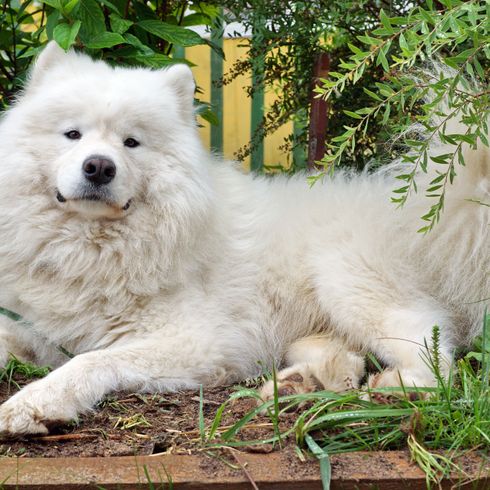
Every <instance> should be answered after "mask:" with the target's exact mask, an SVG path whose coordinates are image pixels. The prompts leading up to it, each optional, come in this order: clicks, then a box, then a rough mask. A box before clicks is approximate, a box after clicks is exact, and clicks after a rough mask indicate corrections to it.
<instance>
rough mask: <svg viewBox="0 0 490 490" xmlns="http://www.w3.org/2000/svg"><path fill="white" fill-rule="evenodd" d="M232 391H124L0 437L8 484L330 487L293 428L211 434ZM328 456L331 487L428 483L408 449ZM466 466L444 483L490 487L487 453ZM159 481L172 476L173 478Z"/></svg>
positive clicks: (229, 415)
mask: <svg viewBox="0 0 490 490" xmlns="http://www.w3.org/2000/svg"><path fill="white" fill-rule="evenodd" d="M15 381H16V382H17V383H18V385H20V386H22V385H23V384H25V383H26V382H27V380H26V379H25V378H24V377H22V376H19V375H16V376H15ZM16 390H17V387H16V386H15V385H14V384H13V383H10V384H9V383H5V382H3V383H2V384H1V385H0V402H3V401H4V400H5V399H7V398H8V397H9V396H11V395H12V394H13V393H14V392H15V391H16ZM233 392H234V389H233V388H232V387H227V388H216V389H208V390H205V391H204V392H203V394H202V395H201V396H200V394H199V393H196V392H181V393H171V394H157V395H139V394H134V393H117V394H115V395H113V396H111V397H109V398H107V399H106V400H105V401H104V402H103V403H102V404H100V405H99V407H98V408H97V410H96V411H95V412H94V413H91V414H88V415H85V416H83V417H82V418H81V419H80V421H79V423H78V424H76V425H74V424H73V425H69V426H63V427H58V428H55V429H54V430H53V431H52V432H51V433H50V435H48V436H40V437H30V438H24V439H20V440H4V441H2V443H1V452H2V454H3V456H4V457H3V459H2V460H1V461H0V481H1V482H4V483H3V486H2V487H1V488H5V489H8V488H29V489H34V488H36V489H43V488H52V489H54V488H59V489H68V488H69V489H75V488H80V489H82V488H104V489H110V488H122V489H124V488H152V486H151V485H152V484H151V483H149V482H153V484H155V486H154V488H172V487H173V488H178V489H180V488H193V489H199V488H210V487H212V488H213V489H220V488H222V489H241V488H244V489H245V488H255V487H254V485H255V486H256V487H257V488H260V489H264V488H266V489H273V488H274V489H284V490H287V489H297V490H300V489H303V488H308V489H314V488H322V483H321V476H320V468H319V465H318V461H317V460H316V459H314V458H312V457H309V456H308V455H307V454H306V453H302V452H299V451H298V450H297V448H296V441H295V439H294V437H293V436H292V435H290V436H288V437H285V438H283V439H282V448H279V447H278V446H277V445H276V446H275V447H273V446H272V445H271V444H244V445H243V446H240V447H239V448H230V447H213V445H212V444H209V442H208V444H203V432H202V427H203V426H204V427H210V426H211V425H212V424H213V420H214V418H215V414H216V411H217V410H218V408H219V407H220V406H221V405H222V403H223V402H225V401H226V400H227V399H228V398H229V397H230V395H231V394H232V393H233ZM255 406H256V401H255V400H254V399H252V398H239V399H237V400H235V401H233V402H231V403H230V404H228V405H227V407H226V408H225V410H224V411H223V416H222V418H221V421H220V427H221V430H226V428H227V427H229V426H231V425H233V424H234V423H236V422H237V421H238V420H240V419H241V418H242V417H243V416H245V415H246V414H247V413H249V412H250V411H251V410H253V409H254V408H255ZM200 414H202V415H201V416H200ZM297 415H298V414H297V413H295V412H291V413H284V414H283V415H282V416H281V417H280V422H279V423H280V427H279V429H280V430H281V431H284V430H286V429H287V428H288V427H290V426H291V425H292V424H293V423H294V421H295V419H296V418H297ZM273 433H274V427H273V423H272V422H271V419H270V417H268V416H266V415H261V414H258V415H257V416H256V417H254V418H253V419H252V420H251V421H250V422H249V423H247V424H246V426H244V428H243V429H242V430H241V431H240V432H238V433H237V437H238V438H242V439H243V441H248V440H255V441H256V440H261V439H268V438H270V437H271V434H273ZM107 457H111V458H110V459H107ZM300 457H301V458H302V459H303V460H301V459H300ZM330 462H331V468H332V487H331V488H343V489H351V488H352V489H354V488H358V489H364V488H366V489H367V488H380V489H393V490H394V489H398V488H417V489H418V488H420V489H422V488H426V477H425V474H424V472H423V471H422V470H421V469H420V468H419V467H417V466H416V465H415V464H414V463H412V462H411V460H410V456H409V453H408V451H385V452H358V453H350V454H343V455H334V456H331V458H330ZM458 466H459V467H460V469H461V470H462V473H461V474H458V472H457V471H456V472H454V473H453V475H452V481H451V479H446V480H444V482H443V488H451V486H452V485H453V484H454V483H455V482H459V484H460V486H461V484H463V483H464V482H469V481H470V480H471V488H481V489H486V488H490V462H489V461H488V460H486V459H485V458H484V457H482V456H481V455H476V454H471V455H468V456H466V457H465V458H462V459H460V460H459V461H458ZM463 472H464V474H463ZM170 481H171V482H172V484H171V485H170V486H169V482H170ZM475 481H477V482H478V483H477V484H475ZM156 482H166V486H161V485H160V486H158V485H156ZM468 485H470V483H468Z"/></svg>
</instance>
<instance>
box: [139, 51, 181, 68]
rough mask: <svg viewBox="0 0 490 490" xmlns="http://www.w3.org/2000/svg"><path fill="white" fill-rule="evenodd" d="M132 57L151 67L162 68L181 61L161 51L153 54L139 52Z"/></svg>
mask: <svg viewBox="0 0 490 490" xmlns="http://www.w3.org/2000/svg"><path fill="white" fill-rule="evenodd" d="M131 59H133V60H134V61H137V62H138V63H141V64H143V65H146V66H150V67H151V68H162V67H164V66H168V65H174V64H175V63H179V61H177V60H175V59H174V58H171V57H170V56H167V55H165V54H161V53H154V54H152V55H151V56H148V55H146V54H137V55H136V56H132V57H131Z"/></svg>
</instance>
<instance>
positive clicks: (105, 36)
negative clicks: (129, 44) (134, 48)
mask: <svg viewBox="0 0 490 490" xmlns="http://www.w3.org/2000/svg"><path fill="white" fill-rule="evenodd" d="M116 44H126V40H125V39H124V38H123V37H122V36H121V34H117V33H116V32H103V33H101V34H99V35H98V36H95V37H93V38H92V39H90V41H88V42H87V43H86V44H85V45H86V47H87V48H89V49H103V48H112V46H115V45H116Z"/></svg>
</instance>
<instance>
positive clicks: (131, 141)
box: [124, 138, 140, 148]
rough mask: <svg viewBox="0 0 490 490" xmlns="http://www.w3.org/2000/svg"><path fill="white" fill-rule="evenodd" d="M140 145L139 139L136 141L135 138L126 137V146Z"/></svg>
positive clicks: (134, 146)
mask: <svg viewBox="0 0 490 490" xmlns="http://www.w3.org/2000/svg"><path fill="white" fill-rule="evenodd" d="M139 145H140V143H139V141H136V140H135V139H134V138H126V139H125V140H124V146H127V147H128V148H136V147H137V146H139Z"/></svg>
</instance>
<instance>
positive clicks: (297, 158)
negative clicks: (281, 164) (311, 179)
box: [293, 109, 306, 169]
mask: <svg viewBox="0 0 490 490" xmlns="http://www.w3.org/2000/svg"><path fill="white" fill-rule="evenodd" d="M305 118H306V110H303V109H302V110H300V111H299V112H298V113H297V114H296V115H295V118H294V121H293V145H294V147H293V166H294V168H295V169H300V168H304V167H305V164H306V152H305V148H304V147H303V145H301V146H300V145H298V139H299V135H300V134H301V133H302V132H303V131H304V129H305V126H306V124H305Z"/></svg>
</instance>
